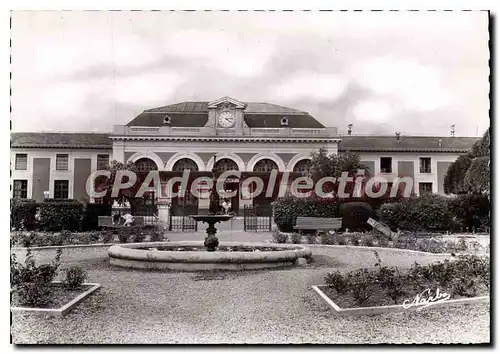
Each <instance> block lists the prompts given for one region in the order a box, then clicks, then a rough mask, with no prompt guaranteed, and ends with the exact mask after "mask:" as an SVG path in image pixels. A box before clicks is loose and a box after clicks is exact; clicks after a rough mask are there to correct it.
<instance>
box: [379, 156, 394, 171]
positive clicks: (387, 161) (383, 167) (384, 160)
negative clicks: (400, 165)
mask: <svg viewBox="0 0 500 354" xmlns="http://www.w3.org/2000/svg"><path fill="white" fill-rule="evenodd" d="M380 172H381V173H392V157H381V158H380Z"/></svg>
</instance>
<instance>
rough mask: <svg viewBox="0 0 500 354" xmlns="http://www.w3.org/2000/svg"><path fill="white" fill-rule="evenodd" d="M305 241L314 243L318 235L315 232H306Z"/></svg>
mask: <svg viewBox="0 0 500 354" xmlns="http://www.w3.org/2000/svg"><path fill="white" fill-rule="evenodd" d="M306 237H307V243H308V244H310V245H314V244H315V243H317V241H318V237H317V236H316V235H315V234H307V236H306Z"/></svg>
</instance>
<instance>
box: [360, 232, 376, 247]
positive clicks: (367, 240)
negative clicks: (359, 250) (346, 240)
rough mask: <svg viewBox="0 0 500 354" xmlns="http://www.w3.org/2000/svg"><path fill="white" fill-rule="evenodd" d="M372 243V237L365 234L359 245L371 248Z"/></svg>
mask: <svg viewBox="0 0 500 354" xmlns="http://www.w3.org/2000/svg"><path fill="white" fill-rule="evenodd" d="M374 243H375V242H374V239H373V235H370V234H365V235H363V236H362V237H361V245H363V246H367V247H373V245H374Z"/></svg>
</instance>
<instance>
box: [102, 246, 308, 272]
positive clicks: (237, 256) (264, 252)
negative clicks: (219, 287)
mask: <svg viewBox="0 0 500 354" xmlns="http://www.w3.org/2000/svg"><path fill="white" fill-rule="evenodd" d="M108 255H109V259H110V263H111V264H112V265H115V266H120V267H126V268H139V269H173V270H184V271H199V270H248V269H265V268H277V267H284V266H291V265H294V264H295V263H298V262H299V261H298V260H299V259H304V258H305V259H308V258H310V257H311V250H309V249H308V248H306V247H304V246H301V245H291V244H273V243H254V242H251V243H250V242H221V243H220V244H219V246H218V249H217V250H216V251H214V252H207V251H206V250H205V246H204V244H203V242H201V241H179V242H142V243H128V244H122V245H113V246H111V247H110V248H109V250H108Z"/></svg>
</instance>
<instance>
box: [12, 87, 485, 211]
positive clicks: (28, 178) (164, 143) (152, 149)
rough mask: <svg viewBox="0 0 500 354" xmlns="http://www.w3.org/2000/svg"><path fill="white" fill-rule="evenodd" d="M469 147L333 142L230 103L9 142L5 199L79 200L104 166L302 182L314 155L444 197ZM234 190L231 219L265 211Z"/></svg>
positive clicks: (438, 140) (255, 108)
mask: <svg viewBox="0 0 500 354" xmlns="http://www.w3.org/2000/svg"><path fill="white" fill-rule="evenodd" d="M478 139H479V138H461V137H422V136H401V135H397V136H354V135H339V134H338V132H337V129H336V128H333V127H325V126H324V125H323V124H321V123H320V122H319V121H317V120H316V119H315V118H314V117H312V116H311V115H309V114H308V113H307V112H303V111H299V110H296V109H292V108H287V107H283V106H278V105H274V104H269V103H256V102H240V101H237V100H235V99H232V98H230V97H223V98H220V99H218V100H215V101H212V102H182V103H177V104H172V105H168V106H164V107H159V108H153V109H149V110H146V111H144V112H142V113H141V114H139V115H138V116H137V117H136V118H134V119H133V120H132V121H130V122H129V123H128V124H126V125H117V126H115V127H114V129H113V131H112V132H111V133H12V134H11V196H12V197H13V198H31V199H35V200H42V199H43V198H44V197H50V198H75V199H81V200H89V197H88V195H87V192H86V182H87V178H88V176H89V175H90V173H91V172H93V171H96V170H99V169H103V168H104V167H105V166H107V165H108V164H109V162H110V161H111V160H116V161H119V162H133V163H135V164H136V166H137V168H138V170H139V171H149V170H159V171H168V172H177V173H182V171H184V170H190V171H195V172H207V175H208V173H209V172H210V171H212V169H215V170H216V171H217V172H218V173H221V172H224V171H227V170H237V171H240V172H242V173H244V175H245V176H252V175H259V176H266V175H268V174H269V173H270V172H271V171H272V170H278V171H280V172H283V171H288V172H295V173H296V174H302V173H304V172H306V171H307V170H308V169H309V164H310V154H311V152H313V151H317V150H318V149H319V148H325V149H326V150H327V152H328V153H330V154H337V153H342V152H346V151H352V152H357V153H359V155H360V157H361V160H362V163H363V164H365V165H366V166H367V167H368V168H369V169H370V171H371V172H372V174H375V175H383V176H384V177H386V178H387V179H389V180H390V179H392V178H394V177H396V176H399V177H401V176H410V177H412V178H413V180H414V191H415V193H416V194H420V193H424V192H432V193H439V194H444V188H443V181H444V175H445V174H446V170H447V168H448V166H449V165H450V164H451V163H452V162H453V161H454V160H456V158H457V157H458V156H459V155H460V154H463V153H465V152H467V151H469V149H470V148H471V147H472V145H473V143H474V142H475V141H477V140H478ZM214 161H215V165H214ZM171 175H172V176H173V175H175V174H171ZM165 182H166V181H162V183H165ZM241 183H242V181H241V180H240V181H234V182H231V181H229V182H228V184H227V185H226V186H225V188H226V189H229V190H232V191H237V192H238V193H237V196H236V197H234V198H233V199H232V200H231V202H232V203H231V204H232V206H233V209H235V211H236V212H238V211H239V210H241V209H243V208H244V206H245V205H249V204H250V205H251V204H256V203H265V202H268V201H265V200H254V199H250V200H248V199H245V198H244V197H243V194H244V192H245V191H243V190H242V184H241ZM156 199H158V198H156ZM160 199H161V198H160ZM160 202H167V203H169V204H170V203H171V204H172V207H173V208H174V209H175V207H176V205H177V204H179V203H182V207H186V206H191V209H190V212H192V211H193V210H196V209H197V210H203V209H208V200H204V199H192V198H191V197H189V196H186V197H185V198H180V199H178V200H163V201H161V200H160ZM174 209H173V210H174ZM179 209H181V208H179Z"/></svg>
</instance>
